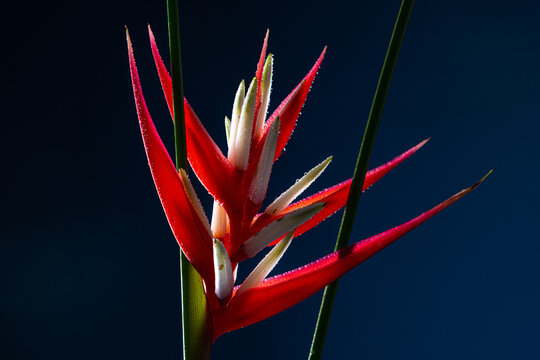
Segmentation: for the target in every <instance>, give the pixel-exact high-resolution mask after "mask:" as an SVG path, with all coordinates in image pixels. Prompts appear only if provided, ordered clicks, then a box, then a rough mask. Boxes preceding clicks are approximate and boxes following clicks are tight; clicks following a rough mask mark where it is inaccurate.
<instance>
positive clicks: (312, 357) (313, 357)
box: [309, 0, 414, 360]
mask: <svg viewBox="0 0 540 360" xmlns="http://www.w3.org/2000/svg"><path fill="white" fill-rule="evenodd" d="M413 5H414V0H403V1H402V3H401V8H400V9H399V14H398V17H397V20H396V23H395V25H394V31H393V33H392V37H391V39H390V44H389V45H388V50H387V52H386V58H385V59H384V64H383V67H382V71H381V75H380V77H379V83H378V84H377V90H376V91H375V96H374V98H373V103H372V105H371V110H370V113H369V117H368V121H367V125H366V129H365V131H364V138H363V140H362V145H361V146H360V151H359V153H358V158H357V160H356V167H355V169H354V176H353V180H352V184H351V189H350V192H349V197H348V199H347V205H346V206H345V211H344V213H343V218H342V219H341V226H340V228H339V233H338V238H337V240H336V246H335V250H339V249H341V248H343V247H345V246H347V245H348V243H349V238H350V237H351V233H352V228H353V224H354V219H355V215H356V210H357V208H358V202H359V201H360V195H361V194H362V187H363V186H364V178H365V176H366V171H367V169H368V165H369V158H370V157H371V152H372V150H373V145H374V144H375V137H376V135H377V130H378V128H379V123H380V120H381V116H382V113H383V109H384V104H385V101H386V96H387V94H388V89H389V88H390V82H391V80H392V74H393V73H394V68H395V66H396V63H397V59H398V56H399V50H400V48H401V44H402V42H403V38H404V36H405V30H406V29H407V24H408V22H409V18H410V15H411V12H412V8H413ZM337 288H338V281H335V282H333V283H332V284H330V285H328V286H327V287H326V288H325V289H324V294H323V298H322V302H321V307H320V309H319V316H318V318H317V324H316V326H315V332H314V334H313V341H312V343H311V349H310V353H309V360H319V359H321V358H322V352H323V348H324V341H325V338H326V333H327V331H328V325H329V323H330V316H331V314H332V307H333V305H334V300H335V298H336V292H337Z"/></svg>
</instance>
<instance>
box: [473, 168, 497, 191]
mask: <svg viewBox="0 0 540 360" xmlns="http://www.w3.org/2000/svg"><path fill="white" fill-rule="evenodd" d="M495 169H497V167H494V168H493V169H491V170H489V172H488V173H487V174H486V175H484V177H483V178H481V179H480V180H478V181H477V182H476V183H474V185H473V186H471V188H470V189H471V190H472V189H474V188H475V187H477V186H478V185H480V184H481V183H483V182H484V180H486V179H487V177H488V176H489V175H491V173H492V172H493V171H495Z"/></svg>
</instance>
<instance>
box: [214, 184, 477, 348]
mask: <svg viewBox="0 0 540 360" xmlns="http://www.w3.org/2000/svg"><path fill="white" fill-rule="evenodd" d="M482 180H483V179H482ZM482 180H480V181H479V182H477V183H476V184H474V185H473V186H472V187H470V188H468V189H465V190H462V191H461V192H459V193H457V194H456V195H454V196H452V197H451V198H449V199H448V200H446V201H444V202H443V203H441V204H439V205H437V206H436V207H434V208H433V209H431V210H429V211H427V212H425V213H423V214H422V215H420V216H418V217H416V218H414V219H412V220H410V221H409V222H406V223H405V224H402V225H400V226H397V227H395V228H393V229H390V230H387V231H385V232H383V233H380V234H378V235H375V236H372V237H370V238H368V239H365V240H363V241H360V242H358V243H356V244H354V245H351V246H348V247H346V248H344V249H342V250H339V251H336V252H334V253H332V254H329V255H327V256H325V257H323V258H321V259H319V260H317V261H314V262H312V263H310V264H308V265H305V266H302V267H300V268H297V269H295V270H292V271H289V272H286V273H284V274H281V275H278V276H275V277H272V278H269V279H267V280H265V281H264V282H263V283H262V284H261V285H259V286H258V287H255V288H253V289H250V290H247V291H246V292H244V293H242V294H239V295H238V296H234V295H233V298H232V301H231V302H230V305H229V307H228V308H227V309H225V310H222V311H216V312H215V313H214V314H213V320H214V338H217V337H218V336H219V335H221V334H224V333H226V332H228V331H232V330H235V329H238V328H241V327H244V326H247V325H250V324H253V323H255V322H258V321H262V320H264V319H266V318H268V317H270V316H273V315H275V314H277V313H279V312H281V311H283V310H285V309H288V308H290V307H291V306H294V305H296V304H298V303H299V302H300V301H302V300H304V299H306V298H307V297H309V296H311V295H313V294H315V293H316V292H317V291H319V290H321V289H322V288H323V287H325V286H326V285H328V284H330V283H332V282H333V281H335V280H336V279H338V278H339V277H340V276H342V275H343V274H345V273H346V272H348V271H350V270H351V269H353V268H354V267H356V266H358V265H359V264H360V263H362V262H363V261H364V260H366V259H368V258H369V257H371V256H372V255H374V254H375V253H377V252H378V251H380V250H382V249H383V248H385V247H386V246H388V245H390V244H391V243H392V242H394V241H395V240H397V239H399V238H400V237H401V236H403V235H405V234H406V233H408V232H409V231H411V230H412V229H414V228H415V227H417V226H418V225H420V224H422V223H423V222H425V221H426V220H428V219H429V218H431V217H432V216H434V215H435V214H437V213H438V212H440V211H442V210H443V209H445V208H446V207H448V206H450V205H451V204H453V203H454V202H456V201H457V200H459V199H460V198H461V197H463V196H465V195H466V194H468V193H469V192H471V191H472V190H473V189H474V188H475V187H476V186H478V184H480V182H481V181H482Z"/></svg>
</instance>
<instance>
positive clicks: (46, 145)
mask: <svg viewBox="0 0 540 360" xmlns="http://www.w3.org/2000/svg"><path fill="white" fill-rule="evenodd" d="M398 8H399V1H395V0H391V1H390V0H385V1H369V2H368V1H359V2H355V3H352V2H342V1H334V2H322V1H316V2H313V1H311V2H310V1H294V2H293V1H287V2H285V1H274V2H266V3H264V4H262V3H256V2H247V1H243V2H241V1H229V2H215V3H211V2H202V1H199V2H196V1H183V2H182V4H181V20H182V24H181V26H182V49H183V61H184V76H185V79H184V87H185V92H186V96H187V97H188V98H189V100H190V102H191V104H192V105H193V107H194V108H195V110H196V112H197V113H198V115H199V117H200V118H201V120H202V121H203V123H204V124H205V126H206V127H207V129H208V131H209V132H210V134H211V135H212V136H213V137H214V138H215V139H216V142H217V143H218V145H220V146H221V148H222V149H225V146H226V143H225V135H224V129H223V117H224V116H225V115H230V112H231V108H232V101H233V97H234V93H235V91H236V87H237V85H238V83H239V81H240V80H241V79H246V80H249V79H251V77H252V76H253V74H254V72H255V67H256V62H257V60H258V56H259V51H260V46H261V44H262V40H263V37H264V34H265V31H266V28H270V41H269V52H271V53H273V54H275V59H274V60H275V61H274V63H275V68H274V86H273V93H272V98H271V104H270V109H271V110H273V109H274V108H275V107H276V106H277V104H279V102H281V100H282V99H283V98H284V97H285V96H286V95H287V94H288V92H289V91H290V90H292V88H293V87H294V86H295V85H296V83H298V82H299V81H300V80H301V78H302V77H303V76H304V74H305V73H307V71H308V70H309V69H310V67H311V65H312V64H313V62H314V61H315V60H316V58H317V56H318V55H319V53H320V51H321V50H322V48H323V47H324V46H325V45H328V52H327V56H326V58H325V60H324V62H323V66H322V68H321V70H320V71H319V74H318V76H317V78H316V79H315V83H314V85H313V88H312V90H311V93H310V95H309V97H308V101H307V103H306V106H305V107H304V109H303V112H302V115H301V116H300V119H299V122H298V124H297V128H296V130H295V132H294V134H293V137H292V140H291V142H290V143H289V144H288V145H287V148H286V152H285V153H284V155H283V156H282V157H281V158H280V160H279V161H278V162H277V163H276V166H275V168H274V172H273V174H272V178H271V181H270V190H269V192H268V197H269V199H270V200H272V199H273V198H274V197H275V196H277V195H279V194H280V193H281V192H282V191H283V190H285V189H286V188H287V187H288V186H290V185H291V184H292V183H293V182H294V180H295V179H297V178H299V177H300V176H302V175H303V174H304V172H305V171H307V170H308V169H310V168H311V167H313V166H314V165H316V164H317V163H318V162H320V161H321V160H323V159H324V158H325V157H327V156H329V155H334V160H333V162H332V164H331V165H330V167H329V168H328V169H327V171H326V172H325V173H324V174H323V176H321V178H320V179H319V180H318V181H317V182H316V183H315V184H314V185H312V187H311V188H310V189H309V190H308V191H307V192H306V194H311V193H313V192H315V191H317V190H320V189H322V188H324V187H327V186H330V185H333V184H334V183H337V182H339V181H342V180H344V179H346V178H348V177H350V176H351V175H352V169H353V166H354V161H355V159H356V154H357V151H358V148H359V145H360V140H361V135H362V132H363V128H364V124H365V120H366V118H367V115H368V112H369V107H370V104H371V100H372V96H373V93H374V90H375V86H376V83H377V79H378V75H379V71H380V68H381V65H382V61H383V59H384V54H385V51H386V46H387V44H388V40H389V37H390V33H391V30H392V26H393V22H394V19H395V17H396V14H397V10H398ZM539 11H540V5H539V4H538V3H537V2H535V1H514V2H512V3H511V4H509V3H508V2H503V1H483V0H481V1H475V2H472V3H471V2H468V1H463V0H461V1H452V2H429V1H417V4H416V6H415V9H414V11H413V15H412V18H411V21H410V25H409V29H408V32H407V35H406V37H405V42H404V44H403V48H402V52H401V55H400V59H399V62H398V65H397V68H396V72H395V75H394V80H393V83H392V86H391V89H390V93H389V96H388V100H387V106H386V109H385V112H384V115H383V119H382V124H381V127H380V131H379V135H378V138H377V141H376V144H375V149H374V153H373V157H372V161H371V167H373V166H376V165H379V164H381V163H383V162H385V161H387V160H389V159H390V158H392V157H393V156H395V155H397V154H398V153H400V152H402V151H404V150H406V149H407V148H409V147H411V146H413V145H414V144H416V143H418V142H419V141H421V140H423V139H425V138H427V137H432V140H431V141H430V142H429V143H428V144H427V145H426V146H425V147H424V148H423V149H422V150H420V151H419V152H418V153H417V154H416V155H414V156H413V157H412V158H411V159H410V160H408V161H407V162H406V163H404V164H403V165H401V166H400V167H399V168H398V169H396V170H395V171H393V172H392V173H390V174H389V175H388V176H387V177H385V178H384V179H383V180H381V181H380V182H379V183H378V184H376V185H375V186H374V187H373V188H371V189H370V190H369V191H367V192H366V193H365V194H364V196H363V197H362V199H361V201H360V210H359V213H358V220H357V223H356V226H355V230H354V232H353V239H354V241H357V240H360V239H362V238H364V237H367V236H369V235H372V234H375V233H377V232H380V231H383V230H385V229H387V228H389V227H392V226H395V225H397V224H399V223H401V222H404V221H406V220H408V219H410V218H412V217H414V216H416V215H417V214H419V213H420V212H422V211H424V210H426V209H428V208H430V207H432V206H434V205H435V204H437V203H438V202H440V201H441V200H443V199H445V198H447V197H448V196H450V195H452V194H454V193H455V192H457V191H459V190H461V189H462V188H464V187H466V186H469V185H471V184H472V183H474V182H475V181H476V180H478V179H479V178H481V177H482V176H483V175H484V174H485V173H486V172H487V171H488V170H489V169H491V168H492V167H494V166H498V169H497V170H496V172H495V173H494V174H493V175H492V176H491V177H490V178H489V179H488V180H487V181H486V182H485V183H484V184H482V186H480V187H479V188H478V189H477V190H475V191H474V192H473V193H472V194H470V195H468V196H467V197H466V198H464V199H463V200H461V201H459V202H458V203H457V204H456V205H454V206H452V207H451V208H449V209H448V210H445V211H444V212H443V213H442V214H440V215H438V216H436V217H435V218H434V219H433V220H431V221H429V222H428V223H426V224H425V225H422V226H421V227H420V228H419V229H417V230H415V231H413V232H412V233H411V234H408V235H406V236H405V237H404V238H403V239H401V240H399V241H398V242H397V243H396V244H394V245H392V246H391V247H390V248H388V249H386V250H384V251H383V252H381V253H380V254H378V255H376V256H375V257H374V258H372V259H370V260H368V261H367V262H366V263H364V264H362V265H361V266H359V267H358V268H357V269H356V270H354V271H353V272H351V273H350V274H348V275H346V276H345V277H344V278H343V281H342V282H341V286H340V290H339V292H338V298H337V303H336V307H335V309H334V314H333V317H332V322H331V327H330V331H329V335H328V339H327V344H326V348H325V358H327V359H441V360H443V359H479V358H482V359H483V358H486V359H487V358H489V359H533V358H539V357H540V350H539V348H538V345H537V340H538V335H539V328H538V324H539V323H540V314H539V310H538V303H540V290H539V288H538V274H539V271H540V267H539V265H538V253H539V251H540V242H539V241H538V240H539V239H538V234H537V222H538V218H539V213H538V207H537V203H538V200H539V190H538V186H537V182H538V176H539V175H540V174H539V171H538V167H537V165H536V164H537V162H538V160H537V159H538V155H539V151H538V140H537V139H538V132H539V130H540V126H539V125H538V114H539V111H538V99H539V96H540V76H539V74H538V64H539V63H540V48H539V45H538V44H539V43H538V23H537V19H538V13H539ZM0 18H1V21H0V24H1V25H0V26H1V27H2V30H3V31H2V34H3V37H2V45H3V46H2V48H3V51H2V56H1V61H2V66H1V68H0V69H1V70H0V71H1V72H2V76H1V79H2V86H1V92H2V96H1V97H0V103H1V109H2V111H1V120H2V135H3V136H2V142H1V143H0V146H1V151H0V156H1V160H2V165H3V172H2V174H3V176H2V190H1V191H2V212H3V216H2V218H3V221H2V227H1V229H0V238H1V240H0V358H2V359H96V358H100V359H118V358H120V359H150V358H152V359H154V358H155V359H179V358H180V357H181V343H180V331H181V330H180V321H179V318H180V313H179V300H180V299H179V274H178V246H177V245H176V243H175V241H174V239H173V237H172V235H171V232H170V230H169V228H168V224H167V222H166V219H165V216H164V214H163V211H162V209H161V206H160V203H159V200H158V197H157V196H156V191H155V189H154V185H153V183H152V180H151V177H150V172H149V170H148V166H147V164H146V158H145V155H144V150H143V147H142V142H141V138H140V134H139V129H138V124H137V118H136V113H135V106H134V102H133V95H132V93H131V84H130V80H129V68H128V61H127V50H126V45H125V33H124V25H127V26H129V28H130V31H131V35H132V39H133V44H134V48H135V55H136V58H137V62H138V67H139V71H140V74H141V80H142V85H143V89H144V93H145V96H146V99H147V101H148V104H149V109H150V111H151V113H152V116H153V118H154V121H155V122H156V124H157V127H158V130H159V131H160V133H161V134H162V137H163V138H164V141H165V142H166V144H167V146H168V147H169V149H170V150H171V151H172V149H173V147H172V126H171V121H170V118H169V115H168V111H167V109H166V106H165V102H164V100H163V97H162V94H161V88H160V85H159V82H158V80H157V74H156V71H155V68H154V65H153V62H152V58H151V53H150V48H149V44H148V36H147V33H146V24H147V23H150V24H151V25H152V27H153V30H154V33H155V35H156V37H157V41H158V45H160V48H161V51H162V54H163V55H164V57H165V59H166V60H167V61H166V62H167V63H168V55H167V54H168V51H167V27H166V12H165V3H164V1H159V2H138V3H135V2H133V1H116V2H110V1H100V0H98V1H92V2H62V1H59V2H32V1H31V2H21V3H15V2H10V3H9V4H6V5H4V8H3V11H2V13H1V14H0ZM197 189H198V190H199V193H200V194H201V198H202V201H203V205H204V206H205V208H206V210H207V212H208V213H210V209H211V208H210V206H211V199H210V198H209V197H208V196H206V195H205V192H204V190H203V189H202V187H200V186H199V187H198V188H197ZM340 217H341V212H340V213H339V214H336V215H334V217H332V218H331V219H330V220H327V221H326V222H324V223H323V224H322V225H320V226H319V227H318V228H316V229H314V230H312V231H310V232H309V233H307V234H305V235H303V236H301V237H299V238H298V239H296V240H295V241H294V242H293V244H292V245H291V247H290V250H289V251H288V252H287V254H286V255H285V257H284V258H283V260H282V262H281V263H280V264H279V266H278V268H277V269H276V271H279V272H281V271H285V270H289V269H292V268H295V267H297V266H300V265H303V264H305V263H307V262H309V261H312V260H314V259H317V258H318V257H320V256H322V255H324V254H326V253H328V252H330V251H331V249H332V248H333V245H334V241H335V237H336V233H337V228H338V225H339V220H340ZM251 264H252V265H253V264H254V262H252V263H251ZM240 270H241V276H245V274H246V273H247V272H248V271H249V270H250V268H249V266H246V267H244V268H242V269H240ZM276 273H277V272H276ZM319 302H320V294H318V295H316V296H314V297H312V298H310V299H308V300H307V301H305V302H303V303H301V304H299V305H297V306H295V307H294V308H292V309H290V310H288V311H285V312H284V313H281V314H280V315H278V316H275V317H273V318H271V319H269V320H266V321H264V322H262V323H259V324H256V325H253V326H250V327H248V328H246V329H241V330H238V331H236V332H233V333H231V334H226V335H224V336H223V337H222V338H220V339H218V341H217V342H216V343H215V346H214V349H213V359H216V360H217V359H232V358H238V359H251V358H257V359H275V358H278V357H283V358H287V359H289V358H290V359H302V358H306V356H307V353H308V349H309V344H310V342H311V336H312V332H313V326H314V324H315V319H316V315H317V311H318V306H319Z"/></svg>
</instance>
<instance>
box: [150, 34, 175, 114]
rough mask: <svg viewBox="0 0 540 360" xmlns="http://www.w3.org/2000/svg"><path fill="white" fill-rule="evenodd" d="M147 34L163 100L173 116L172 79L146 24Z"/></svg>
mask: <svg viewBox="0 0 540 360" xmlns="http://www.w3.org/2000/svg"><path fill="white" fill-rule="evenodd" d="M148 36H149V37H150V47H151V48H152V55H153V56H154V62H155V63H156V68H157V72H158V75H159V81H160V82H161V88H162V89H163V94H164V95H165V100H166V101H167V106H168V107H169V112H170V113H171V118H172V117H173V93H172V80H171V75H169V71H167V68H166V67H165V64H164V63H163V60H162V59H161V56H160V55H159V50H158V47H157V44H156V38H155V37H154V33H153V32H152V29H151V28H150V24H148Z"/></svg>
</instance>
